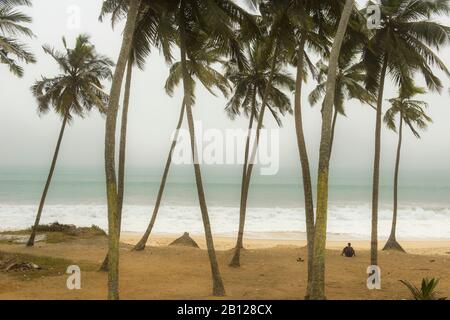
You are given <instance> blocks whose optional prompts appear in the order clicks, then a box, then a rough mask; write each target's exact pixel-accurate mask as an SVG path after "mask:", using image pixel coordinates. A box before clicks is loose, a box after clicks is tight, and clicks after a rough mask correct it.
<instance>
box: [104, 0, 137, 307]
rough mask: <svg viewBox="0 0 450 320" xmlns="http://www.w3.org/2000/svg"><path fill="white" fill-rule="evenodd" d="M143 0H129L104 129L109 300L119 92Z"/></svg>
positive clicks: (115, 256) (115, 276) (115, 237)
mask: <svg viewBox="0 0 450 320" xmlns="http://www.w3.org/2000/svg"><path fill="white" fill-rule="evenodd" d="M140 2H141V1H140V0H129V7H128V12H127V22H126V24H125V29H124V32H123V40H122V46H121V49H120V54H119V57H118V59H117V65H116V70H115V72H114V76H113V80H112V85H111V91H110V98H109V103H108V110H107V113H106V130H105V174H106V194H107V199H108V235H109V237H108V264H109V266H108V270H109V272H108V299H110V300H117V299H119V237H120V222H121V218H120V214H119V206H118V203H119V202H118V187H117V181H116V165H115V151H116V137H115V135H116V126H117V114H118V109H119V99H120V91H121V88H122V82H123V78H124V74H125V69H126V65H127V62H128V60H129V57H130V53H131V49H132V46H133V36H134V31H135V28H136V24H137V21H138V15H139V8H140Z"/></svg>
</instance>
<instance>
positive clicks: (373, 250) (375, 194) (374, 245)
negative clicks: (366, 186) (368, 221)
mask: <svg viewBox="0 0 450 320" xmlns="http://www.w3.org/2000/svg"><path fill="white" fill-rule="evenodd" d="M387 62H388V57H387V55H385V57H384V60H383V66H382V69H381V75H380V87H379V89H378V100H377V118H376V125H375V155H374V157H375V158H374V161H373V186H372V231H371V241H370V264H371V265H374V266H376V265H378V199H379V187H380V158H381V116H382V113H383V110H382V109H383V92H384V81H385V78H386V71H387Z"/></svg>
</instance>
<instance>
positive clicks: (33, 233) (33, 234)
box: [27, 115, 68, 247]
mask: <svg viewBox="0 0 450 320" xmlns="http://www.w3.org/2000/svg"><path fill="white" fill-rule="evenodd" d="M67 121H68V115H66V116H65V117H64V119H63V122H62V125H61V129H60V131H59V137H58V142H57V143H56V149H55V152H54V154H53V160H52V164H51V166H50V171H49V173H48V177H47V181H46V183H45V187H44V191H43V192H42V196H41V202H40V203H39V208H38V212H37V215H36V220H35V221H34V226H33V228H32V229H31V235H30V238H29V239H28V242H27V247H32V246H34V239H35V238H36V230H37V228H38V226H39V221H40V220H41V215H42V210H43V209H44V203H45V198H46V197H47V192H48V189H49V187H50V183H51V182H52V177H53V172H54V171H55V166H56V160H58V154H59V148H60V147H61V141H62V138H63V136H64V130H65V129H66V124H67Z"/></svg>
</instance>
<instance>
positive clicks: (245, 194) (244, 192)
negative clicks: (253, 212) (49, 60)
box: [230, 39, 279, 267]
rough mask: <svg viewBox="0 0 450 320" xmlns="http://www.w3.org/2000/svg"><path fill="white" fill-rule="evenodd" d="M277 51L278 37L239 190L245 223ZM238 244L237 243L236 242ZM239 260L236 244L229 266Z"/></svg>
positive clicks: (241, 212)
mask: <svg viewBox="0 0 450 320" xmlns="http://www.w3.org/2000/svg"><path fill="white" fill-rule="evenodd" d="M278 51H279V42H278V39H277V40H276V43H275V51H274V56H273V61H272V65H271V68H270V75H269V79H268V81H267V87H266V88H265V92H264V97H263V101H262V105H261V111H260V113H259V119H258V126H257V128H256V141H255V143H254V145H253V149H252V153H251V156H250V161H249V163H248V167H247V173H246V174H245V183H244V187H243V188H242V192H241V203H240V210H239V216H240V217H242V218H241V219H242V221H243V222H244V223H245V216H246V214H247V200H248V190H249V188H250V180H251V178H252V172H253V166H254V162H255V158H256V152H257V150H258V144H259V136H260V133H261V129H262V125H263V122H264V113H265V111H266V106H267V101H268V98H269V94H270V90H271V89H272V80H273V76H274V74H275V67H276V61H277V60H276V59H277V55H278ZM244 223H243V224H242V226H240V227H239V233H241V235H238V237H241V241H242V239H243V237H244ZM241 229H242V230H241ZM238 244H239V243H238ZM240 260H241V246H239V245H237V246H236V248H235V251H234V255H233V258H232V259H231V262H230V266H232V267H239V266H240Z"/></svg>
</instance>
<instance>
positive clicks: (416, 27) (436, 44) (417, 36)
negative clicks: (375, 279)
mask: <svg viewBox="0 0 450 320" xmlns="http://www.w3.org/2000/svg"><path fill="white" fill-rule="evenodd" d="M371 4H373V3H371ZM449 8H450V7H449V0H436V1H410V0H382V1H381V6H380V10H381V22H382V23H381V27H380V28H379V29H376V30H375V31H374V32H373V35H372V36H371V38H370V41H369V44H368V46H367V48H366V49H365V50H364V53H363V61H364V63H365V68H366V70H367V79H366V87H367V88H368V89H369V90H370V91H371V92H373V91H378V92H377V97H376V98H377V114H376V125H375V154H374V166H373V168H374V169H373V190H372V230H371V254H370V260H371V264H372V265H377V264H378V200H379V179H380V157H381V124H382V107H383V93H384V84H385V79H386V75H387V74H390V75H391V76H392V78H393V80H394V82H395V84H396V85H398V86H402V84H405V83H407V82H408V81H409V79H410V78H411V77H412V75H413V74H414V73H416V72H419V73H420V74H422V75H423V77H424V78H425V81H426V84H427V87H428V88H429V89H431V90H441V88H442V84H441V81H440V80H439V79H438V78H437V77H436V75H434V74H433V72H432V70H431V68H432V67H434V66H435V67H437V68H438V69H441V70H443V71H444V72H445V73H447V74H449V72H448V70H447V67H446V66H445V64H444V63H443V62H442V61H441V60H440V59H439V57H438V56H437V55H436V54H435V53H434V52H433V50H432V48H436V49H439V48H441V47H442V46H444V45H446V44H448V43H449V42H450V27H448V26H444V25H442V24H440V23H438V22H434V21H432V20H431V19H430V18H431V17H434V16H438V15H441V14H442V15H448V14H449V13H450V9H449Z"/></svg>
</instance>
